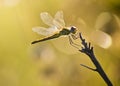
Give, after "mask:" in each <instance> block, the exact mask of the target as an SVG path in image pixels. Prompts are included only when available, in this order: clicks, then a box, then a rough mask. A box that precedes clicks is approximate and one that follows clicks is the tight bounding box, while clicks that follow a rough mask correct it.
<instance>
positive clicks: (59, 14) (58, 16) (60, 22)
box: [53, 11, 65, 29]
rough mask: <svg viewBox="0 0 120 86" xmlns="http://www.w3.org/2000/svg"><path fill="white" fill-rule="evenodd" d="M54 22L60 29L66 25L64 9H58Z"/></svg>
mask: <svg viewBox="0 0 120 86" xmlns="http://www.w3.org/2000/svg"><path fill="white" fill-rule="evenodd" d="M53 23H54V25H55V26H56V27H57V28H58V29H61V28H63V27H65V22H64V19H63V12H62V11H58V12H57V13H56V14H55V18H54V20H53Z"/></svg>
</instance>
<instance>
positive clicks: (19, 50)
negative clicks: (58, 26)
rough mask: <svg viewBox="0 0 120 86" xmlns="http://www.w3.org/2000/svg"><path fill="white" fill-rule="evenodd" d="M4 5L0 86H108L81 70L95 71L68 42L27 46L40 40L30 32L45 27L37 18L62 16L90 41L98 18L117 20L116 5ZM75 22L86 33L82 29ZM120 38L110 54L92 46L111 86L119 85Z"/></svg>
mask: <svg viewBox="0 0 120 86" xmlns="http://www.w3.org/2000/svg"><path fill="white" fill-rule="evenodd" d="M4 1H6V2H7V0H0V29H1V31H0V86H88V85H89V86H95V85H97V86H106V84H105V83H104V81H103V80H102V79H101V77H100V76H99V75H98V74H96V73H94V72H91V71H89V70H87V69H85V68H83V67H81V66H80V65H79V64H80V63H83V64H86V65H89V66H92V67H94V66H93V65H92V63H91V61H90V60H89V58H88V57H87V56H85V55H83V54H81V53H79V52H78V51H77V50H76V49H74V48H72V47H71V46H70V45H69V43H68V42H67V41H68V40H67V39H63V38H60V39H55V40H52V41H47V42H43V43H39V44H36V45H31V44H30V43H31V41H33V40H36V39H40V38H42V36H40V35H37V34H36V33H34V32H32V29H31V28H32V27H35V26H45V25H44V24H43V22H42V21H41V19H40V17H39V14H40V12H43V11H47V12H50V13H51V14H52V15H54V14H55V13H56V11H58V10H63V12H64V18H65V22H66V24H67V25H75V26H77V27H78V28H80V31H81V32H82V33H83V36H84V37H85V38H87V40H89V36H90V35H89V34H90V33H91V32H92V31H94V30H95V28H93V27H94V24H95V21H96V18H97V16H98V15H99V14H100V13H101V12H103V11H110V12H111V13H116V15H118V17H119V13H120V12H119V5H120V4H119V0H110V1H109V0H106V1H104V0H98V1H96V0H84V1H82V0H74V1H73V0H57V1H56V0H51V1H50V0H35V1H33V0H20V1H18V3H14V2H15V0H10V3H12V4H11V5H8V4H5V3H6V2H4ZM16 2H17V0H16ZM79 17H80V18H83V19H84V20H85V22H86V24H87V28H84V29H82V28H81V25H80V23H79V22H80V21H79ZM83 27H84V26H83ZM118 31H119V30H118ZM119 36H120V35H119V34H118V33H117V34H116V33H115V35H114V37H112V38H113V45H112V46H111V47H110V48H108V49H103V48H100V47H98V46H96V45H94V47H95V53H96V55H97V57H98V60H99V61H100V63H101V64H102V66H103V68H104V70H105V72H106V73H107V75H108V77H109V78H110V79H111V81H112V82H113V84H114V85H115V86H119V85H120V83H119V82H120V76H119V69H120V67H119V64H120V56H119V51H120V46H119V41H118V40H119V39H118V38H119Z"/></svg>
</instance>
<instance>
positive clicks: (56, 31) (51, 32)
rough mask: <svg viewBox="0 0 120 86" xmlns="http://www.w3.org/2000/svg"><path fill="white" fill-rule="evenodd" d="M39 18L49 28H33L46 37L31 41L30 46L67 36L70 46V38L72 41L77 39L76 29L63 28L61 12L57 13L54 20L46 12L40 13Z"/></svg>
mask: <svg viewBox="0 0 120 86" xmlns="http://www.w3.org/2000/svg"><path fill="white" fill-rule="evenodd" d="M40 17H41V19H42V21H43V22H44V23H45V24H46V25H48V26H49V27H48V28H45V27H33V28H32V30H33V31H34V32H36V33H38V34H40V35H44V36H46V37H45V38H43V39H40V40H36V41H33V42H32V43H31V44H36V43H39V42H43V41H47V40H51V39H55V38H58V37H61V36H68V37H69V40H70V44H72V41H71V39H70V37H72V38H73V39H77V37H76V35H75V34H76V33H77V28H76V27H75V26H71V27H66V26H65V21H64V19H63V11H57V13H56V14H55V16H54V18H53V17H52V16H51V15H50V14H49V13H48V12H42V13H41V14H40Z"/></svg>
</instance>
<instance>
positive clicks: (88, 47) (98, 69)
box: [79, 33, 113, 86]
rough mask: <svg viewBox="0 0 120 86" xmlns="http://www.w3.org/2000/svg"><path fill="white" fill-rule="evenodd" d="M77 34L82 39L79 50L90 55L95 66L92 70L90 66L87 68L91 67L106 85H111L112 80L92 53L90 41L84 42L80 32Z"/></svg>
mask: <svg viewBox="0 0 120 86" xmlns="http://www.w3.org/2000/svg"><path fill="white" fill-rule="evenodd" d="M79 36H80V39H81V41H82V45H83V46H84V47H82V49H81V50H79V51H80V52H82V53H85V54H86V55H88V56H89V57H90V59H91V60H92V62H93V64H94V65H95V67H96V70H93V69H92V68H89V69H92V70H93V71H96V72H98V73H99V74H100V76H101V77H102V78H103V80H104V81H105V82H106V84H107V85H108V86H113V85H112V82H111V81H110V80H109V78H108V77H107V75H106V74H105V72H104V70H103V68H102V67H101V65H100V63H99V62H98V60H97V59H96V57H95V55H94V52H93V47H91V43H87V42H85V39H83V37H82V35H81V33H80V34H79ZM84 67H86V66H84ZM87 68H88V67H87Z"/></svg>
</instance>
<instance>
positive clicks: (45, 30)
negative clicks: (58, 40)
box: [32, 27, 58, 36]
mask: <svg viewBox="0 0 120 86" xmlns="http://www.w3.org/2000/svg"><path fill="white" fill-rule="evenodd" d="M32 30H33V31H34V32H36V33H38V34H41V35H44V36H49V35H52V34H54V33H56V32H58V29H57V28H56V27H50V28H44V27H34V28H32Z"/></svg>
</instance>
